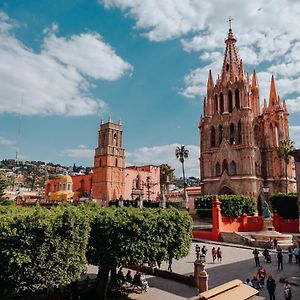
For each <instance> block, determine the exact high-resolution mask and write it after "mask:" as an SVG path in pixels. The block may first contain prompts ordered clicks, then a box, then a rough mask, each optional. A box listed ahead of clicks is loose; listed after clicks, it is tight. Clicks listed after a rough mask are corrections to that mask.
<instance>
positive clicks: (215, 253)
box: [211, 247, 217, 263]
mask: <svg viewBox="0 0 300 300" xmlns="http://www.w3.org/2000/svg"><path fill="white" fill-rule="evenodd" d="M211 255H212V258H213V263H215V260H216V258H217V249H216V248H215V247H213V248H212V249H211Z"/></svg>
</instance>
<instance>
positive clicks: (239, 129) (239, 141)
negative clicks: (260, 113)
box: [238, 121, 242, 144]
mask: <svg viewBox="0 0 300 300" xmlns="http://www.w3.org/2000/svg"><path fill="white" fill-rule="evenodd" d="M241 142H242V123H241V121H239V122H238V144H240V143H241Z"/></svg>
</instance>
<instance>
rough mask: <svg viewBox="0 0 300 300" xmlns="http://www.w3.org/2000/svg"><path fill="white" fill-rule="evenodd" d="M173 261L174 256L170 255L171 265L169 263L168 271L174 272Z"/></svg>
mask: <svg viewBox="0 0 300 300" xmlns="http://www.w3.org/2000/svg"><path fill="white" fill-rule="evenodd" d="M172 262H173V257H171V256H170V257H169V265H168V271H170V272H173V270H172Z"/></svg>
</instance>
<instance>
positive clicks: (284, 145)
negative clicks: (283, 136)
mask: <svg viewBox="0 0 300 300" xmlns="http://www.w3.org/2000/svg"><path fill="white" fill-rule="evenodd" d="M294 150H295V147H294V142H293V141H291V140H289V139H288V140H283V141H280V142H279V145H278V147H276V152H277V156H278V158H279V159H282V160H284V162H285V191H286V193H287V192H288V164H289V162H290V158H291V153H292V152H293V151H294Z"/></svg>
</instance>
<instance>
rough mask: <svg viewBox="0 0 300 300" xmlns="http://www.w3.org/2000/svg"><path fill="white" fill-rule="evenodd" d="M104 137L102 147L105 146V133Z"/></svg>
mask: <svg viewBox="0 0 300 300" xmlns="http://www.w3.org/2000/svg"><path fill="white" fill-rule="evenodd" d="M102 137H103V140H102V146H105V133H103V135H102Z"/></svg>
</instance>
